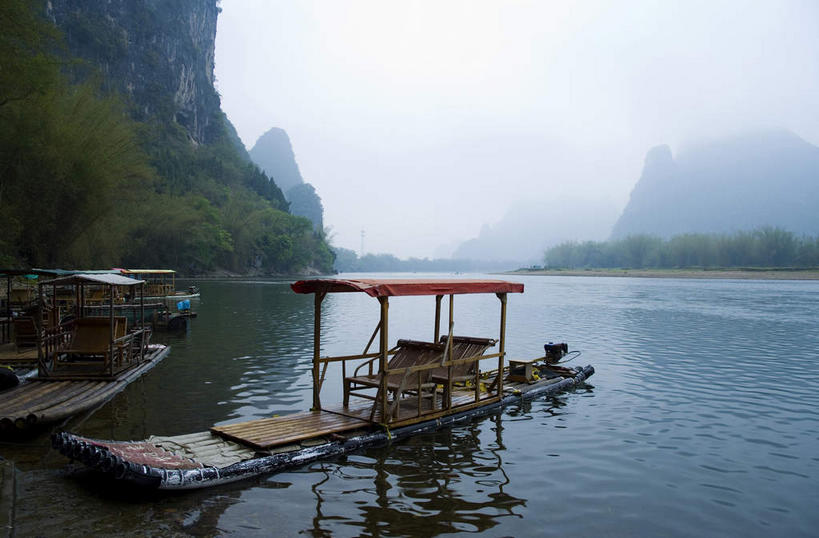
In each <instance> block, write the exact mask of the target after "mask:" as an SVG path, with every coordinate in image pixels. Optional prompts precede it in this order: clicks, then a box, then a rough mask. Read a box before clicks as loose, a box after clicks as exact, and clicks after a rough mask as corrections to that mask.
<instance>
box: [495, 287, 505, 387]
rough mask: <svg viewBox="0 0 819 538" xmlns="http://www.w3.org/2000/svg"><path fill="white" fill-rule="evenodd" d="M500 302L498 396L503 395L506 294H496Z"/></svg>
mask: <svg viewBox="0 0 819 538" xmlns="http://www.w3.org/2000/svg"><path fill="white" fill-rule="evenodd" d="M496 295H497V296H498V299H500V303H501V311H500V345H499V347H498V397H500V396H501V395H503V359H504V355H505V354H506V351H505V349H506V294H505V293H498V294H496Z"/></svg>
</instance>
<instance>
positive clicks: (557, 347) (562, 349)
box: [543, 342, 569, 364]
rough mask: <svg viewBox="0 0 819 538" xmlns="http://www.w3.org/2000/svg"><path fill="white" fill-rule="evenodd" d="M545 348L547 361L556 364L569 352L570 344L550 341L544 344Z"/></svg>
mask: <svg viewBox="0 0 819 538" xmlns="http://www.w3.org/2000/svg"><path fill="white" fill-rule="evenodd" d="M543 350H544V351H545V352H546V362H548V363H551V364H555V363H556V362H558V361H560V359H561V358H563V356H564V355H566V353H568V352H569V344H566V343H565V342H563V343H560V344H555V343H554V342H549V343H548V344H544V345H543Z"/></svg>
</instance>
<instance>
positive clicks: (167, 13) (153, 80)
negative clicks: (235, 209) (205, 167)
mask: <svg viewBox="0 0 819 538" xmlns="http://www.w3.org/2000/svg"><path fill="white" fill-rule="evenodd" d="M46 10H47V11H46V12H47V15H48V16H49V17H50V18H51V19H52V20H53V21H54V23H55V24H56V25H57V27H58V28H60V30H62V32H63V34H64V35H65V41H66V44H67V47H68V52H69V54H71V55H72V56H75V57H79V58H83V59H84V60H86V62H87V63H86V64H85V65H82V64H81V65H78V66H75V67H74V69H76V70H77V78H79V79H82V78H84V76H85V75H87V74H88V73H90V72H93V70H98V71H99V72H101V73H102V76H103V84H104V86H105V87H107V88H108V89H111V90H115V91H118V92H120V93H121V94H123V95H125V96H127V97H128V98H129V99H130V100H131V104H132V105H133V107H132V109H133V114H134V115H135V116H136V119H138V120H143V121H144V120H146V119H148V118H151V117H156V118H158V119H159V120H160V121H162V122H174V123H176V124H178V125H180V126H181V127H183V128H184V129H185V130H186V131H187V133H188V135H189V137H190V139H191V140H192V141H193V142H195V143H197V144H202V143H205V144H206V143H209V142H211V141H213V140H215V139H216V138H217V137H218V136H219V135H220V132H221V121H220V118H218V117H217V114H221V111H220V109H219V106H220V103H219V96H218V95H217V93H216V91H215V89H214V87H213V80H214V78H213V66H214V44H215V38H216V19H217V16H218V14H219V8H218V7H217V6H216V0H208V1H196V2H191V1H186V0H106V1H104V2H94V5H93V8H90V6H89V3H88V1H87V0H50V1H49V2H48V3H47V6H46Z"/></svg>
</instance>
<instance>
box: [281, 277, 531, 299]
mask: <svg viewBox="0 0 819 538" xmlns="http://www.w3.org/2000/svg"><path fill="white" fill-rule="evenodd" d="M290 287H291V288H293V291H295V292H296V293H320V292H325V293H327V292H329V293H335V292H345V291H363V292H364V293H366V294H367V295H369V296H370V297H391V296H400V295H451V294H460V293H523V284H519V283H517V282H507V281H505V280H467V279H450V280H433V279H380V278H367V279H356V280H340V279H316V280H299V281H298V282H294V283H292V284H290Z"/></svg>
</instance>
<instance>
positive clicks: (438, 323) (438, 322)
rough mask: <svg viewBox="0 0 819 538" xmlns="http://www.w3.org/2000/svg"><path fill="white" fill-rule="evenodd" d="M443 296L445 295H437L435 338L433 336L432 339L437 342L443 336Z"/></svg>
mask: <svg viewBox="0 0 819 538" xmlns="http://www.w3.org/2000/svg"><path fill="white" fill-rule="evenodd" d="M443 298H444V296H443V295H436V296H435V338H433V339H432V341H433V342H435V343H436V344H437V343H438V339H439V338H440V337H441V300H442V299H443Z"/></svg>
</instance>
